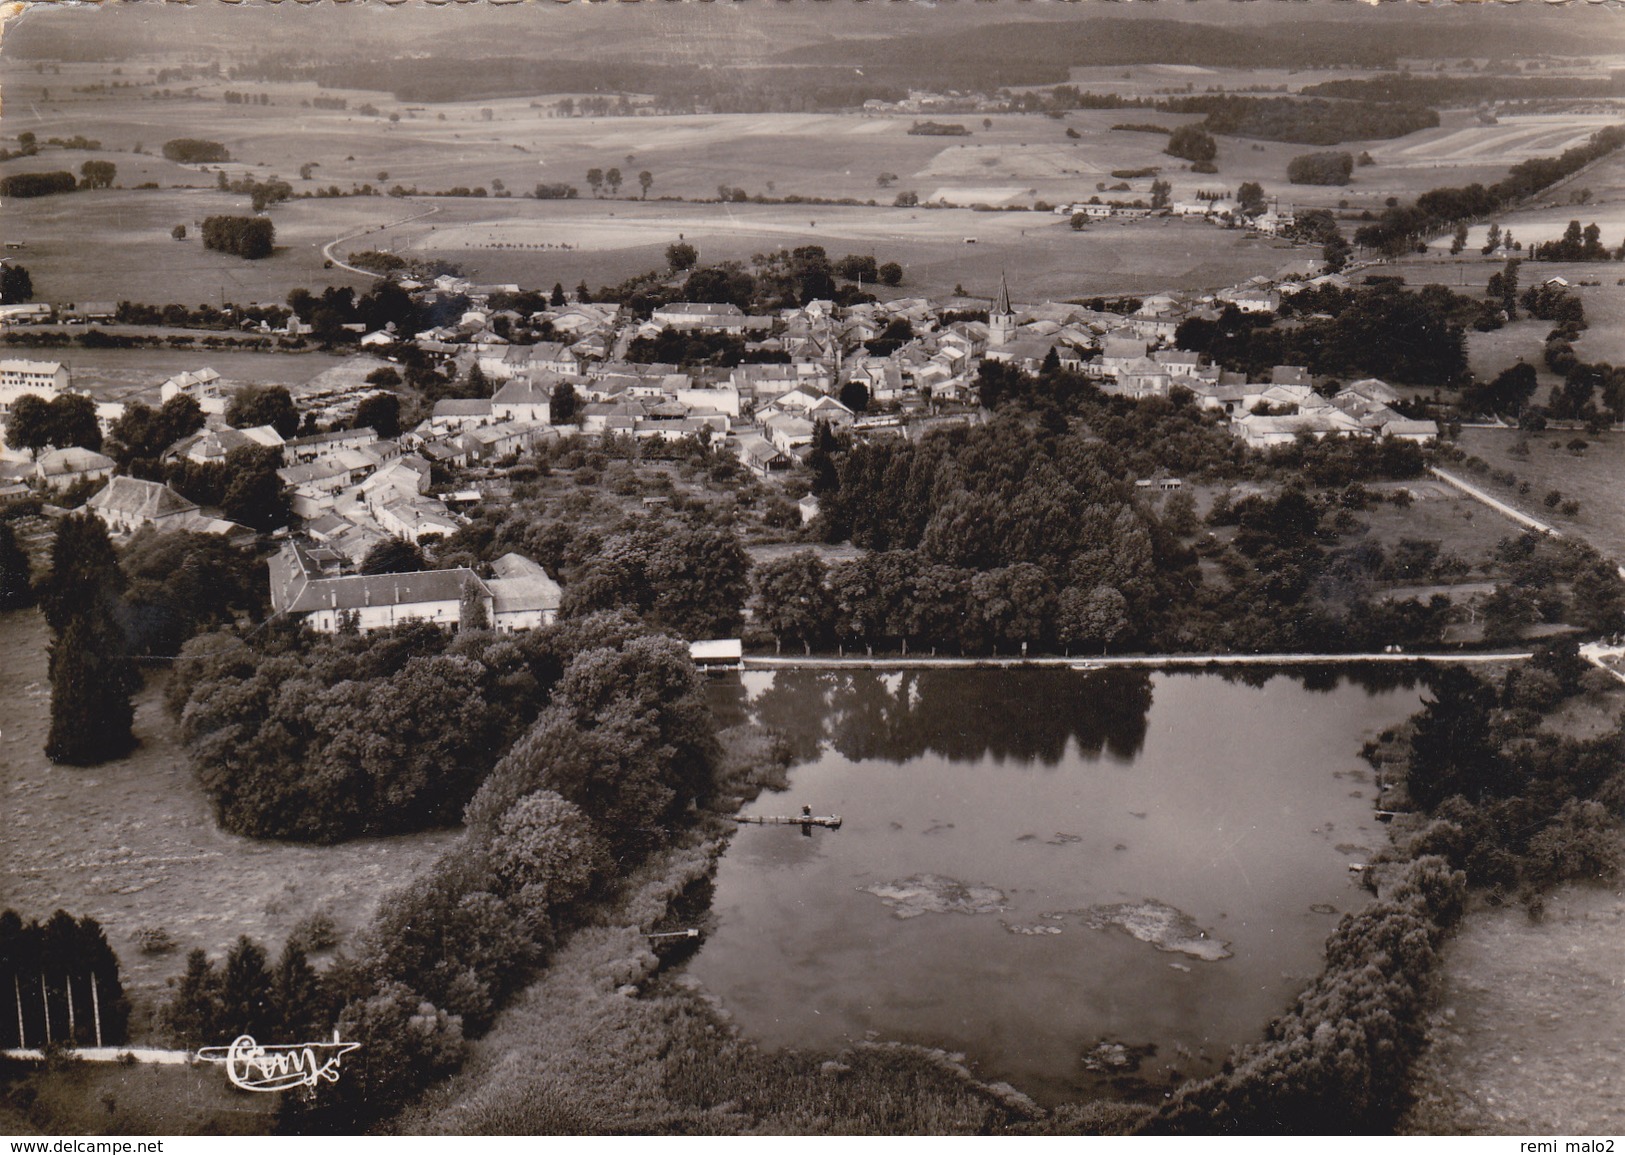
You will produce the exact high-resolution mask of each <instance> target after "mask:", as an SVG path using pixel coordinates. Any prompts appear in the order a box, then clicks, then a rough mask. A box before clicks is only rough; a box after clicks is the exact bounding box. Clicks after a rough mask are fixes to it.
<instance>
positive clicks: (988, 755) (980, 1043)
mask: <svg viewBox="0 0 1625 1155" xmlns="http://www.w3.org/2000/svg"><path fill="white" fill-rule="evenodd" d="M1351 677H1352V675H1351V674H1339V673H1335V672H1330V671H1327V670H1316V671H1314V672H1312V673H1309V674H1307V675H1303V674H1300V675H1298V676H1297V677H1291V676H1288V675H1287V674H1285V673H1269V672H1264V673H1259V672H1250V673H1248V674H1246V675H1245V676H1238V675H1222V674H1216V673H1200V674H1189V673H1186V674H1162V673H1148V672H1144V671H1129V670H1115V671H1090V672H1085V671H1073V670H1064V669H1046V670H1004V671H994V670H921V671H910V672H906V673H873V672H849V671H840V672H828V671H778V672H771V673H757V672H747V673H742V674H738V675H731V676H729V677H727V678H725V679H719V680H718V681H717V682H716V683H715V684H714V685H713V694H714V702H713V706H714V709H715V710H716V712H717V715H718V720H719V722H720V723H721V724H723V725H727V724H730V723H733V722H737V721H741V720H744V719H747V718H748V719H753V720H755V721H758V722H761V723H763V724H765V725H767V726H770V727H772V728H774V729H775V730H777V731H779V732H780V733H782V734H783V735H785V736H786V738H787V739H788V740H789V741H790V743H791V744H792V746H793V748H794V751H795V763H796V764H795V766H794V768H793V769H792V771H791V773H790V786H789V789H788V791H786V792H780V793H766V794H764V795H762V797H760V798H759V799H757V800H756V801H755V802H754V803H751V804H750V805H749V806H747V807H746V808H745V811H744V813H746V814H753V815H754V814H761V815H781V814H782V815H788V814H795V813H797V812H798V811H799V810H800V808H801V806H802V805H804V804H805V805H807V806H810V807H811V808H812V810H813V812H814V814H818V815H830V814H839V815H840V816H841V817H842V818H843V820H844V823H843V825H842V827H841V828H840V829H839V830H827V829H822V828H813V829H811V830H810V831H805V832H804V831H803V829H802V828H800V827H797V826H760V827H758V826H745V827H742V828H741V829H740V830H739V832H738V834H737V836H736V837H735V839H734V840H733V842H732V844H731V845H730V846H729V848H728V850H727V852H726V854H725V855H724V856H723V858H722V860H721V862H720V863H719V866H718V871H717V876H716V884H715V895H714V900H713V903H712V922H711V924H710V925H709V928H708V934H707V939H706V941H705V943H704V945H703V946H702V947H701V948H700V950H699V952H698V954H697V955H696V956H695V957H694V959H693V960H692V961H691V962H690V963H689V965H688V972H689V974H690V975H692V976H693V977H694V978H696V979H698V980H699V981H700V982H701V983H702V984H703V985H704V987H705V989H706V990H708V991H709V992H711V993H713V994H715V995H718V996H720V998H721V1000H722V1004H723V1006H724V1008H725V1009H726V1010H727V1011H728V1012H729V1013H730V1014H731V1015H732V1016H733V1018H734V1021H735V1022H737V1023H738V1024H739V1026H740V1028H741V1030H742V1031H743V1032H744V1033H745V1034H746V1035H747V1036H749V1037H751V1038H753V1039H755V1040H757V1041H758V1042H760V1043H761V1044H763V1045H765V1046H769V1047H790V1046H804V1047H814V1048H820V1049H832V1050H833V1049H838V1048H839V1047H841V1046H842V1045H844V1044H846V1043H849V1042H855V1041H860V1040H864V1039H876V1040H882V1041H885V1040H897V1041H900V1042H907V1043H916V1044H921V1045H926V1046H932V1047H941V1048H945V1049H947V1050H949V1051H958V1052H964V1053H965V1055H966V1056H968V1059H969V1061H970V1062H971V1064H972V1066H973V1068H974V1069H975V1070H976V1071H977V1073H978V1074H979V1075H980V1076H981V1077H983V1078H985V1079H989V1080H1006V1081H1009V1082H1011V1083H1013V1084H1014V1085H1015V1086H1017V1087H1018V1088H1020V1089H1021V1090H1023V1091H1026V1092H1027V1093H1029V1094H1032V1095H1033V1096H1035V1097H1036V1098H1039V1099H1040V1100H1043V1101H1049V1102H1055V1101H1059V1100H1062V1099H1069V1098H1075V1097H1079V1096H1095V1095H1100V1094H1117V1095H1127V1096H1147V1095H1156V1096H1159V1097H1160V1091H1161V1090H1162V1089H1164V1088H1165V1087H1166V1086H1167V1085H1169V1084H1170V1083H1172V1082H1175V1081H1177V1080H1178V1079H1180V1078H1182V1077H1190V1076H1196V1075H1203V1074H1209V1073H1212V1072H1214V1071H1216V1070H1217V1069H1218V1067H1219V1065H1220V1064H1221V1063H1222V1061H1223V1059H1224V1057H1225V1055H1226V1053H1227V1052H1228V1051H1229V1049H1230V1048H1231V1047H1232V1046H1233V1045H1235V1044H1238V1043H1243V1042H1247V1041H1250V1040H1252V1039H1256V1038H1257V1037H1259V1034H1260V1031H1261V1030H1262V1028H1263V1026H1264V1024H1265V1023H1266V1022H1267V1021H1268V1020H1269V1019H1270V1018H1271V1017H1272V1016H1273V1015H1275V1014H1277V1013H1279V1012H1280V1011H1282V1010H1284V1009H1285V1008H1286V1007H1287V1006H1288V1005H1289V1004H1290V1003H1291V1001H1292V998H1293V997H1294V995H1295V994H1296V993H1297V991H1298V990H1300V989H1301V988H1302V986H1303V985H1304V983H1305V982H1306V981H1307V980H1308V979H1309V978H1311V977H1312V976H1313V975H1315V974H1316V973H1317V972H1318V971H1319V969H1320V966H1321V962H1322V957H1323V953H1322V952H1323V947H1324V943H1325V939H1326V936H1327V935H1328V934H1329V933H1330V932H1331V930H1332V929H1333V927H1334V926H1335V925H1336V923H1337V919H1338V917H1339V916H1340V914H1341V913H1342V912H1345V911H1349V910H1354V909H1358V908H1359V907H1360V906H1361V905H1363V903H1364V902H1365V901H1366V900H1367V898H1368V895H1367V894H1366V892H1365V891H1363V890H1362V889H1360V888H1359V886H1358V885H1357V880H1356V875H1355V874H1353V873H1352V872H1351V871H1350V869H1349V867H1350V865H1351V864H1353V863H1359V862H1363V861H1364V860H1366V859H1367V858H1368V857H1369V856H1370V855H1372V854H1373V853H1375V851H1376V850H1377V849H1378V848H1379V847H1380V846H1382V845H1383V844H1384V842H1385V839H1386V831H1385V830H1384V828H1383V827H1382V826H1381V824H1379V823H1378V822H1377V821H1376V819H1375V815H1374V809H1375V808H1374V805H1373V800H1374V798H1375V797H1376V792H1377V785H1376V783H1375V781H1374V775H1373V773H1372V771H1371V769H1370V767H1369V766H1367V765H1366V764H1365V763H1364V762H1363V761H1362V760H1361V759H1360V757H1359V751H1360V747H1361V744H1362V743H1363V742H1364V741H1365V740H1367V739H1369V738H1372V737H1375V736H1376V735H1377V734H1378V733H1380V732H1381V731H1382V730H1384V729H1387V728H1389V727H1391V726H1394V725H1396V724H1397V723H1399V722H1401V721H1402V720H1403V719H1405V718H1406V717H1407V716H1408V715H1410V714H1411V713H1413V712H1414V711H1415V710H1416V709H1417V708H1418V705H1419V703H1420V700H1421V687H1420V686H1419V685H1418V684H1416V682H1415V681H1414V677H1415V675H1414V673H1407V674H1398V675H1396V674H1394V673H1392V672H1389V673H1386V674H1383V675H1379V677H1381V678H1383V679H1385V681H1382V682H1380V683H1376V684H1374V683H1372V682H1371V681H1370V676H1369V675H1366V674H1364V673H1361V674H1360V675H1359V677H1360V678H1361V681H1360V682H1359V683H1357V682H1355V681H1352V680H1350V679H1351Z"/></svg>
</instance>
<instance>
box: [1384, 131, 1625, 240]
mask: <svg viewBox="0 0 1625 1155" xmlns="http://www.w3.org/2000/svg"><path fill="white" fill-rule="evenodd" d="M1621 145H1625V126H1620V125H1614V126H1610V127H1608V128H1601V129H1598V130H1597V131H1596V132H1594V133H1592V134H1591V136H1590V137H1589V138H1588V139H1587V141H1586V143H1585V144H1582V145H1576V146H1575V147H1573V148H1570V149H1565V150H1564V151H1563V153H1562V154H1561V155H1559V156H1555V157H1552V156H1548V157H1531V158H1530V159H1528V160H1524V161H1519V162H1518V163H1517V164H1515V165H1513V166H1512V168H1511V169H1510V170H1508V172H1507V175H1506V176H1505V177H1503V178H1502V179H1501V180H1499V181H1497V182H1495V183H1494V184H1492V185H1490V186H1489V187H1488V188H1486V187H1485V186H1483V185H1481V184H1470V185H1466V186H1464V187H1446V188H1437V189H1431V190H1429V191H1428V192H1425V193H1423V194H1422V195H1421V196H1419V197H1417V198H1416V201H1415V202H1414V203H1413V204H1409V205H1396V206H1394V207H1392V208H1389V209H1387V210H1385V211H1384V212H1383V214H1382V217H1381V218H1380V219H1379V220H1377V221H1376V222H1374V223H1372V224H1368V225H1362V226H1361V227H1360V228H1359V229H1357V230H1356V231H1355V234H1354V240H1355V243H1356V244H1361V245H1365V246H1367V247H1369V248H1374V249H1377V250H1378V251H1380V252H1382V253H1384V254H1385V255H1388V256H1398V255H1401V254H1403V253H1407V252H1410V251H1411V250H1412V249H1413V248H1415V246H1416V245H1417V243H1419V242H1420V241H1422V240H1424V239H1425V238H1426V237H1428V236H1430V235H1432V234H1435V233H1439V232H1443V231H1445V230H1447V229H1449V228H1451V227H1452V226H1454V225H1455V224H1456V223H1457V222H1458V221H1472V220H1477V219H1481V218H1483V217H1486V216H1488V215H1490V214H1491V213H1494V212H1497V211H1499V210H1501V209H1503V208H1505V207H1506V206H1508V205H1510V204H1514V203H1516V202H1518V201H1521V200H1523V199H1525V198H1526V197H1529V196H1532V195H1534V194H1535V193H1537V192H1539V191H1540V190H1541V189H1543V188H1547V187H1549V186H1551V185H1553V184H1556V183H1557V182H1558V181H1560V180H1562V179H1563V178H1564V177H1568V176H1572V175H1573V174H1574V173H1576V172H1579V171H1580V170H1581V169H1582V168H1584V167H1585V166H1586V165H1588V164H1591V163H1592V162H1593V161H1597V160H1601V159H1602V158H1603V157H1605V156H1607V155H1608V154H1609V153H1611V152H1613V151H1615V150H1616V149H1618V148H1619V147H1620V146H1621Z"/></svg>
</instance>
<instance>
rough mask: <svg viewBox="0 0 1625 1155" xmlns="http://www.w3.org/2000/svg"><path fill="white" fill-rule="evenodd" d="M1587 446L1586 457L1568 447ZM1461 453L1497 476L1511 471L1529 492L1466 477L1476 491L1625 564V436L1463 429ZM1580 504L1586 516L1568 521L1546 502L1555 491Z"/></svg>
mask: <svg viewBox="0 0 1625 1155" xmlns="http://www.w3.org/2000/svg"><path fill="white" fill-rule="evenodd" d="M1576 437H1579V438H1581V439H1583V440H1584V441H1586V442H1587V448H1586V449H1585V450H1584V452H1582V453H1574V452H1572V451H1570V450H1569V449H1568V448H1567V446H1568V444H1569V442H1570V441H1572V440H1573V439H1574V438H1576ZM1524 438H1527V440H1528V444H1529V456H1528V457H1524V458H1518V457H1514V456H1513V455H1512V448H1513V446H1514V445H1516V444H1518V442H1519V441H1520V440H1521V439H1524ZM1459 444H1460V445H1461V448H1462V449H1463V450H1465V451H1466V452H1467V453H1470V454H1475V455H1477V456H1478V457H1482V458H1483V459H1484V460H1485V461H1487V462H1489V464H1490V466H1491V467H1492V468H1493V469H1495V470H1497V471H1501V470H1511V471H1512V472H1513V473H1515V474H1517V476H1518V479H1519V481H1520V482H1523V481H1527V482H1528V483H1529V492H1528V493H1527V494H1520V493H1519V492H1518V487H1517V486H1513V487H1508V486H1504V485H1501V484H1499V483H1498V482H1495V481H1493V480H1491V479H1490V478H1488V477H1486V476H1483V475H1481V474H1463V476H1465V477H1466V478H1467V480H1468V481H1470V482H1471V483H1472V484H1473V485H1476V486H1478V487H1480V488H1481V489H1483V490H1485V491H1486V492H1488V493H1490V494H1493V495H1494V496H1495V497H1498V498H1500V499H1501V500H1502V501H1505V502H1507V503H1508V504H1509V505H1512V506H1514V507H1516V508H1518V509H1522V510H1523V511H1525V512H1526V513H1528V514H1530V515H1531V516H1532V517H1537V518H1539V519H1540V520H1541V521H1545V522H1548V523H1550V524H1551V525H1553V526H1555V527H1556V528H1558V529H1559V530H1561V531H1562V532H1564V533H1572V534H1575V535H1576V536H1578V537H1581V538H1583V539H1584V540H1586V541H1588V542H1590V543H1591V544H1592V545H1593V546H1595V547H1596V548H1597V549H1598V550H1600V551H1601V552H1602V553H1603V554H1604V555H1606V556H1608V557H1611V558H1613V559H1614V560H1615V561H1616V562H1625V505H1621V503H1620V500H1619V479H1620V478H1621V477H1622V476H1625V433H1617V432H1609V433H1599V434H1590V433H1586V432H1584V431H1578V430H1570V429H1548V430H1547V431H1546V432H1544V433H1530V434H1524V433H1520V432H1519V431H1517V430H1515V429H1463V430H1462V431H1461V440H1460V442H1459ZM1554 489H1555V490H1558V491H1559V492H1561V493H1562V494H1563V496H1564V497H1566V498H1574V499H1575V500H1577V501H1579V503H1580V512H1579V513H1578V514H1576V515H1574V516H1573V517H1568V516H1565V515H1564V514H1562V513H1561V512H1559V511H1558V510H1553V509H1547V508H1546V506H1545V505H1544V503H1543V501H1542V499H1543V498H1544V497H1545V496H1546V494H1547V493H1549V492H1551V491H1552V490H1554Z"/></svg>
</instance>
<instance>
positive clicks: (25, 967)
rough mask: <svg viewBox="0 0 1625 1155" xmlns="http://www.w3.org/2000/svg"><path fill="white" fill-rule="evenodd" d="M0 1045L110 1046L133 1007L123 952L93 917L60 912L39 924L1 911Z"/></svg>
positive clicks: (122, 1030) (120, 1034)
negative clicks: (1, 1006) (121, 968)
mask: <svg viewBox="0 0 1625 1155" xmlns="http://www.w3.org/2000/svg"><path fill="white" fill-rule="evenodd" d="M0 1003H4V1004H5V1006H4V1009H0V1049H10V1048H13V1047H25V1048H46V1047H50V1046H53V1045H54V1046H66V1047H97V1046H106V1047H112V1046H117V1045H118V1044H120V1043H122V1042H124V1041H125V1038H126V1031H127V1027H128V1023H129V1017H130V1004H129V1001H128V1000H127V999H126V998H125V997H124V984H123V983H122V982H121V980H120V978H119V960H118V955H117V954H116V953H114V951H113V948H112V947H111V946H109V945H108V943H107V935H106V933H104V932H103V930H102V927H101V924H100V923H98V922H97V921H96V920H95V919H94V918H91V917H90V916H89V915H84V916H82V917H80V918H74V916H73V915H71V914H69V913H68V912H67V911H65V910H58V911H57V912H56V913H55V914H53V915H51V917H50V918H48V919H46V920H45V921H44V922H43V923H41V922H40V921H39V920H38V919H30V920H29V921H27V922H24V921H23V918H22V916H21V915H19V914H18V913H17V912H16V911H15V910H9V909H8V910H6V911H5V912H4V913H0Z"/></svg>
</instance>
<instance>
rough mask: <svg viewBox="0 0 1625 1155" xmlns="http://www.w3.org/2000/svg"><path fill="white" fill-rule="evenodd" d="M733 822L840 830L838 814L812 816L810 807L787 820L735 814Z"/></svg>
mask: <svg viewBox="0 0 1625 1155" xmlns="http://www.w3.org/2000/svg"><path fill="white" fill-rule="evenodd" d="M734 821H735V822H738V823H740V824H742V825H754V826H809V827H810V826H823V827H827V828H828V829H830V830H839V829H840V828H841V816H840V815H839V814H814V813H813V812H812V807H811V806H803V807H802V808H801V813H800V814H795V815H792V816H790V817H788V818H785V817H783V816H775V815H767V814H757V815H749V814H735V815H734Z"/></svg>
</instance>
